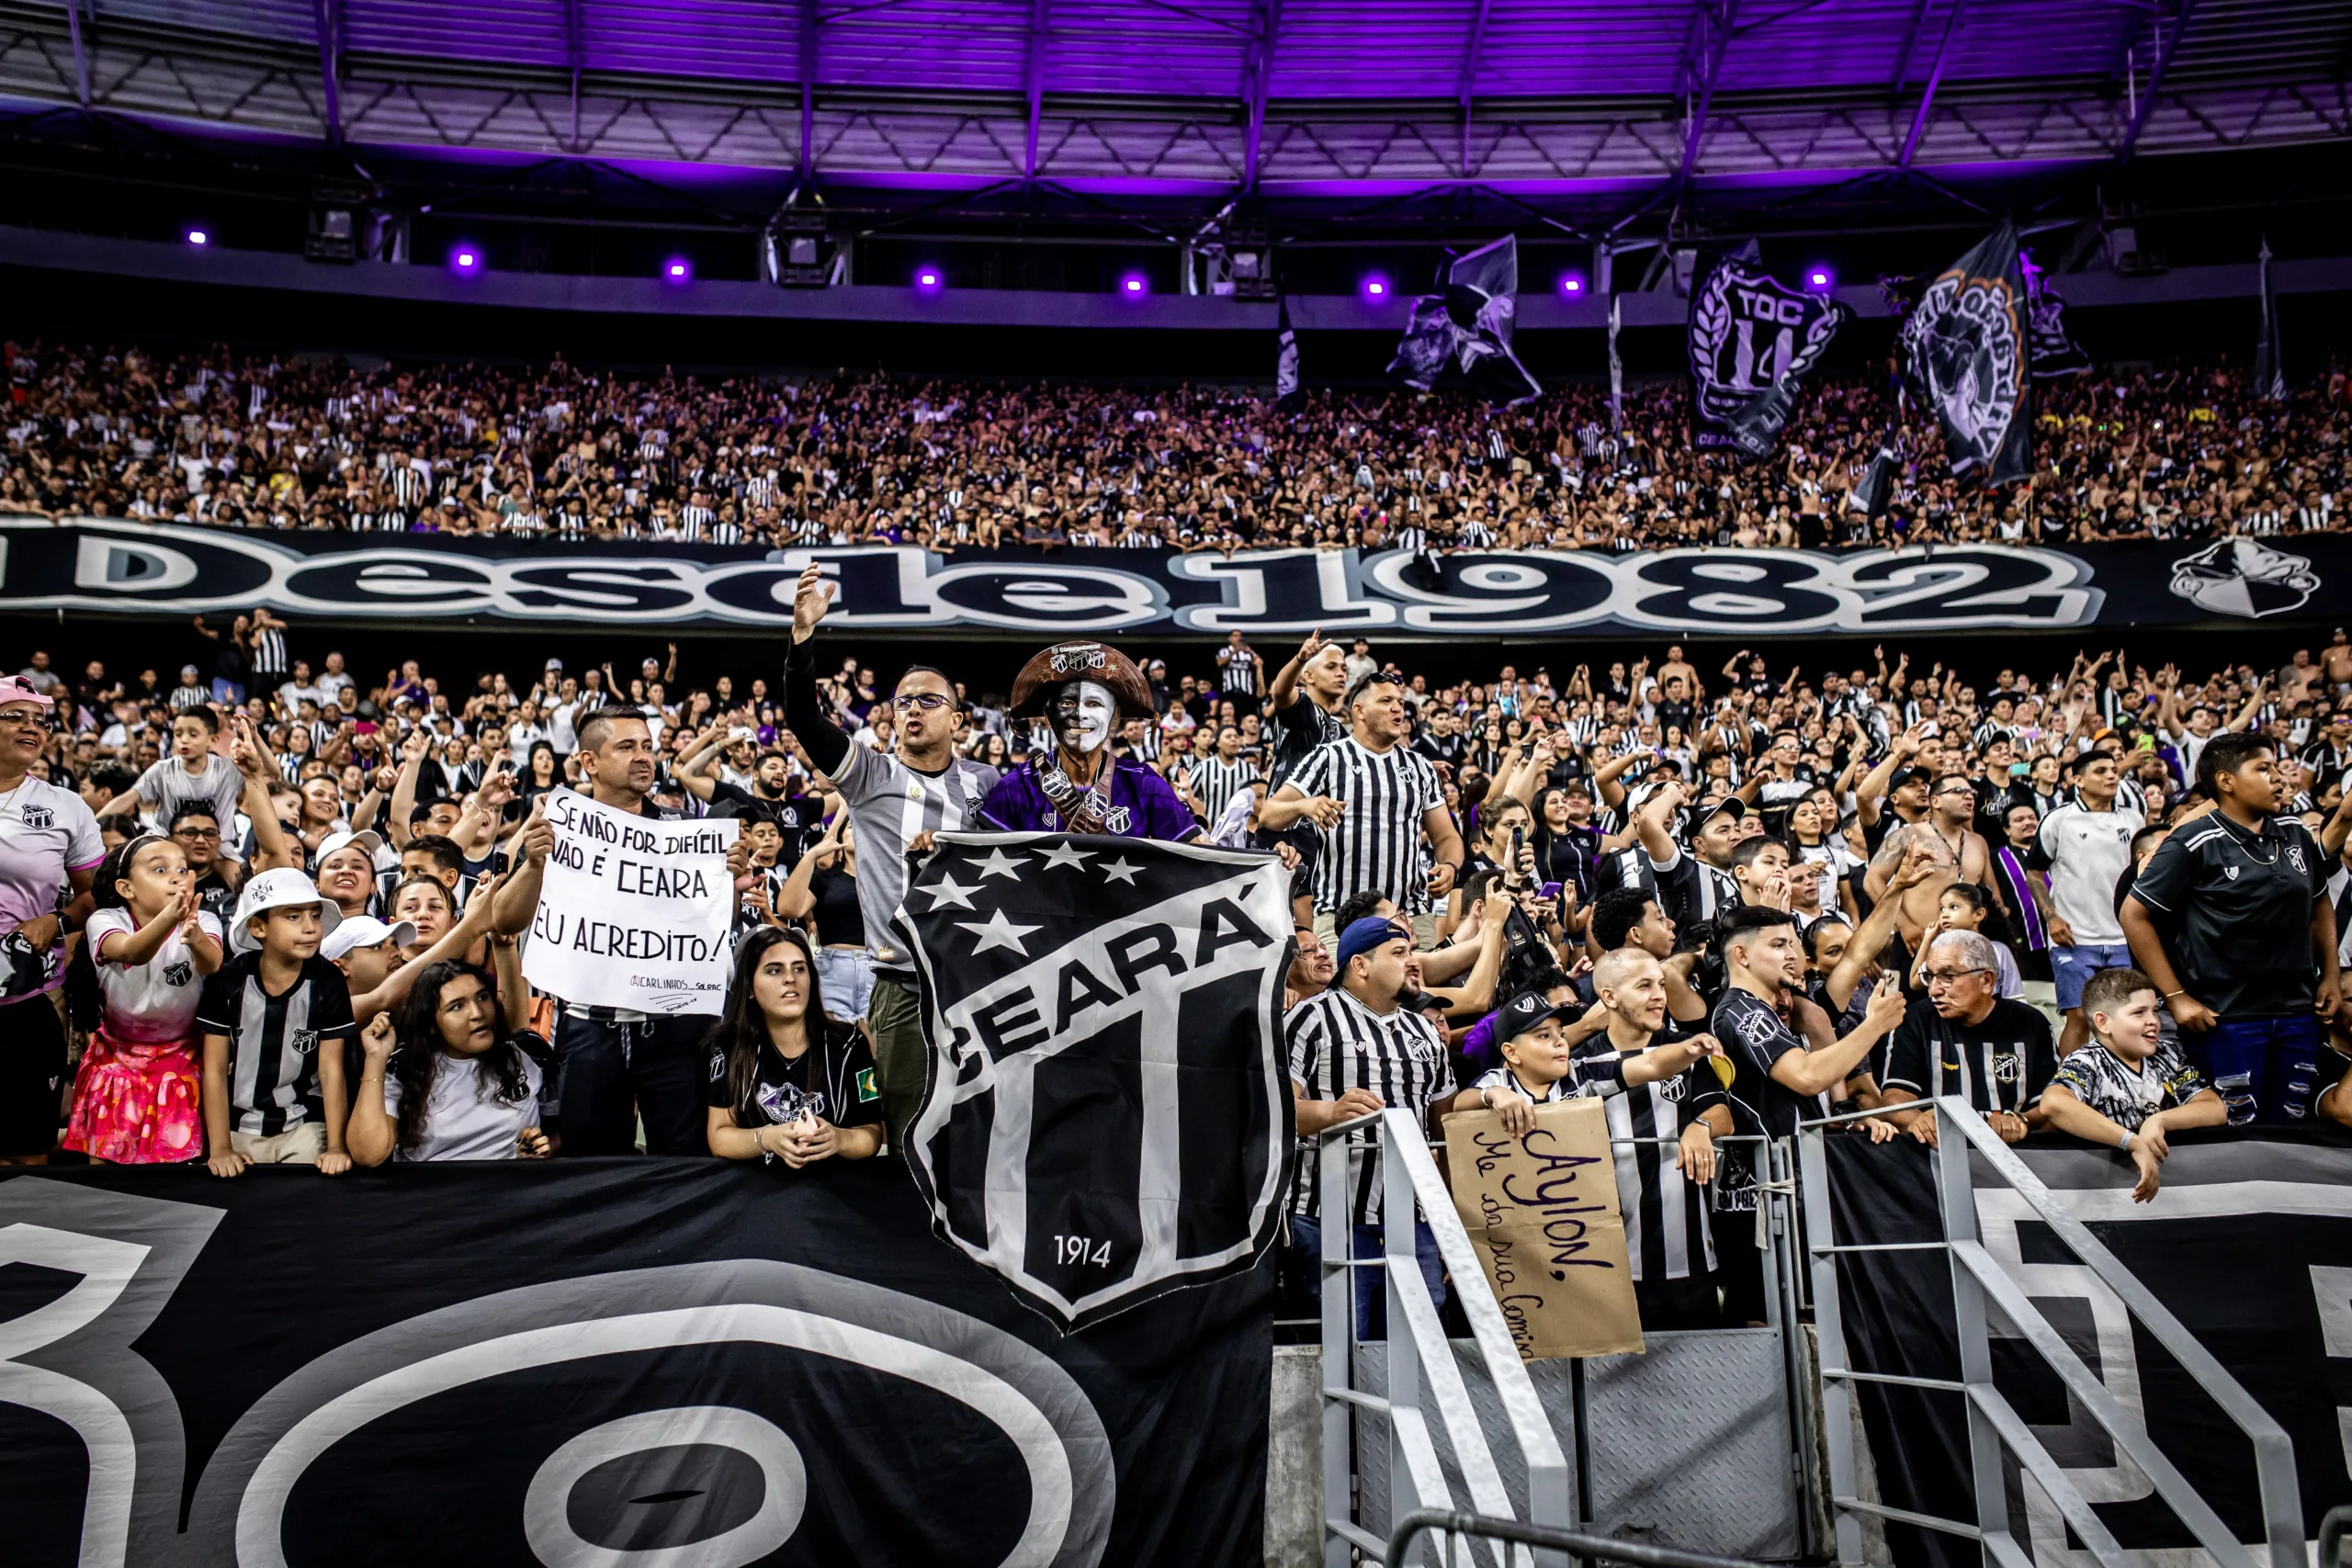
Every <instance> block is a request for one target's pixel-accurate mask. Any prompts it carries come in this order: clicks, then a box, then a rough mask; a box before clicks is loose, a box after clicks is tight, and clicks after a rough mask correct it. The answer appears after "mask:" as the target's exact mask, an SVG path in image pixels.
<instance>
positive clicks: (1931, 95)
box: [1894, 0, 1968, 169]
mask: <svg viewBox="0 0 2352 1568" xmlns="http://www.w3.org/2000/svg"><path fill="white" fill-rule="evenodd" d="M1967 9H1968V0H1951V12H1950V13H1949V14H1948V15H1947V16H1946V17H1944V36H1943V37H1942V38H1940V39H1937V40H1936V59H1935V63H1934V64H1932V65H1930V66H1928V85H1927V87H1926V88H1925V89H1924V90H1923V91H1922V92H1921V93H1920V94H1919V112H1918V113H1917V114H1915V115H1913V116H1912V117H1911V134H1910V135H1908V136H1905V138H1904V139H1903V151H1902V152H1900V153H1898V154H1897V155H1896V157H1895V160H1894V166H1895V167H1896V168H1898V169H1908V168H1910V166H1911V155H1912V154H1913V153H1915V152H1918V150H1919V138H1920V137H1922V136H1924V135H1926V134H1927V130H1928V114H1929V112H1930V111H1932V110H1933V109H1934V108H1935V107H1936V89H1937V88H1938V87H1940V86H1942V85H1943V81H1944V62H1945V61H1947V60H1949V59H1950V58H1951V40H1952V39H1953V37H1954V36H1955V35H1956V34H1958V33H1959V31H1960V18H1961V14H1962V12H1964V11H1966V10H1967Z"/></svg>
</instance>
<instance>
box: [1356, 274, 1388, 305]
mask: <svg viewBox="0 0 2352 1568" xmlns="http://www.w3.org/2000/svg"><path fill="white" fill-rule="evenodd" d="M1357 288H1358V289H1359V290H1360V291H1361V292H1362V294H1363V302H1364V303H1365V304H1367V305H1377V304H1380V303H1381V302H1382V301H1383V300H1385V299H1387V298H1388V295H1389V283H1388V279H1387V278H1386V277H1385V276H1384V275H1382V274H1380V273H1376V272H1367V273H1365V274H1364V275H1363V282H1362V283H1361V284H1359V285H1357Z"/></svg>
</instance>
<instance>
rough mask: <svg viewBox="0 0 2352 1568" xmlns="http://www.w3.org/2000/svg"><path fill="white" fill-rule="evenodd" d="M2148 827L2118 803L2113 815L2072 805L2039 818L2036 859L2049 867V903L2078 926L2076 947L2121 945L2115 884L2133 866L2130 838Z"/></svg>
mask: <svg viewBox="0 0 2352 1568" xmlns="http://www.w3.org/2000/svg"><path fill="white" fill-rule="evenodd" d="M2146 825H2147V819H2146V818H2143V817H2142V816H2141V815H2140V814H2139V813H2138V812H2136V811H2132V810H2129V809H2127V808H2125V807H2124V806H2123V805H2122V804H2121V803H2120V801H2119V802H2118V803H2117V805H2116V807H2115V809H2114V810H2112V811H2086V810H2084V809H2083V808H2082V807H2080V806H2079V805H2077V804H2075V802H2073V801H2069V802H2067V803H2066V804H2065V805H2064V806H2062V807H2058V809H2057V810H2055V811H2052V813H2051V814H2050V815H2049V816H2047V817H2044V818H2042V819H2041V837H2040V838H2038V839H2036V840H2034V849H2035V851H2036V854H2035V856H2034V860H2035V862H2036V863H2037V864H2038V863H2041V862H2043V861H2047V862H2048V863H2049V867H2050V904H2051V907H2052V908H2054V909H2056V910H2057V911H2058V913H2059V915H2060V916H2062V917H2063V918H2064V919H2065V921H2066V923H2067V924H2068V925H2070V926H2072V927H2073V928H2074V930H2075V942H2074V945H2075V946H2077V947H2120V946H2121V945H2122V944H2123V921H2122V919H2121V918H2120V917H2119V916H2118V915H2117V914H2116V912H2115V885H2116V883H2118V882H2119V881H2120V880H2122V877H2123V873H2124V869H2125V868H2126V867H2128V866H2129V865H2131V835H2132V834H2134V833H2136V832H2138V831H2139V830H2140V829H2142V828H2143V827H2145V826H2146Z"/></svg>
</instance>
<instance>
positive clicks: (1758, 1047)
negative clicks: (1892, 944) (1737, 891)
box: [1712, 904, 1903, 1143]
mask: <svg viewBox="0 0 2352 1568" xmlns="http://www.w3.org/2000/svg"><path fill="white" fill-rule="evenodd" d="M1717 941H1718V942H1719V944H1720V949H1721V952H1722V953H1723V956H1724V974H1725V977H1726V978H1727V979H1728V980H1729V981H1730V987H1729V988H1728V989H1726V990H1725V991H1724V995H1723V998H1722V999H1721V1000H1720V1001H1718V1002H1716V1003H1715V1010H1714V1013H1713V1020H1712V1032H1713V1034H1714V1037H1715V1038H1716V1039H1717V1040H1719V1041H1721V1042H1722V1043H1723V1048H1724V1053H1725V1054H1726V1055H1729V1056H1730V1057H1731V1059H1732V1062H1733V1065H1734V1066H1736V1067H1737V1068H1738V1077H1736V1079H1735V1080H1734V1082H1733V1084H1732V1095H1733V1098H1734V1099H1735V1100H1739V1101H1740V1102H1742V1103H1743V1104H1745V1105H1746V1106H1747V1107H1748V1108H1749V1109H1750V1110H1751V1111H1753V1112H1754V1113H1755V1114H1756V1116H1757V1117H1758V1119H1759V1120H1760V1121H1761V1122H1762V1123H1763V1131H1764V1133H1765V1134H1766V1135H1767V1136H1770V1137H1775V1138H1780V1137H1786V1136H1788V1135H1789V1134H1792V1133H1794V1132H1795V1131H1796V1128H1797V1123H1798V1122H1802V1121H1808V1120H1815V1119H1818V1118H1820V1117H1824V1116H1827V1115H1829V1114H1830V1113H1831V1110H1830V1108H1831V1105H1832V1103H1833V1097H1834V1096H1835V1095H1836V1092H1837V1090H1838V1088H1839V1086H1841V1085H1842V1084H1844V1083H1845V1081H1846V1078H1847V1077H1848V1075H1849V1074H1851V1073H1853V1072H1854V1071H1856V1070H1857V1069H1858V1068H1860V1067H1861V1066H1863V1065H1864V1064H1866V1063H1867V1062H1868V1061H1869V1060H1870V1056H1871V1052H1872V1051H1873V1050H1875V1049H1876V1048H1877V1046H1878V1043H1879V1042H1880V1041H1882V1040H1883V1039H1885V1038H1886V1036H1887V1035H1888V1034H1889V1033H1890V1032H1893V1030H1894V1026H1895V1025H1896V1024H1897V1023H1899V1022H1901V1021H1902V1020H1903V987H1902V985H1901V983H1900V982H1899V981H1898V980H1897V979H1896V977H1895V976H1894V975H1892V974H1889V975H1885V976H1881V977H1880V979H1879V984H1878V989H1877V990H1876V991H1875V992H1873V993H1872V994H1871V1000H1870V1006H1869V1009H1868V1010H1867V1011H1866V1012H1865V1013H1864V1014H1863V1018H1862V1024H1861V1027H1860V1028H1859V1029H1857V1030H1855V1031H1854V1032H1852V1033H1850V1034H1849V1035H1847V1036H1846V1037H1845V1038H1844V1039H1842V1040H1839V1041H1838V1043H1835V1044H1834V1045H1829V1046H1826V1047H1825V1048H1823V1049H1821V1050H1819V1051H1813V1050H1808V1049H1807V1048H1806V1046H1805V1043H1804V1041H1803V1040H1801V1039H1799V1038H1798V1037H1797V1036H1796V1034H1795V1033H1794V1032H1792V1031H1791V1029H1790V1028H1789V1026H1788V1024H1787V1023H1786V1022H1785V1021H1782V1019H1781V1011H1780V1009H1781V999H1782V998H1783V997H1784V996H1785V995H1786V994H1788V993H1790V992H1792V991H1793V990H1795V989H1796V988H1797V987H1798V986H1799V985H1800V984H1801V983H1802V982H1803V980H1804V944H1803V943H1802V942H1799V941H1798V940H1797V931H1796V926H1795V925H1794V924H1793V923H1792V921H1791V920H1790V919H1789V913H1788V911H1787V910H1785V909H1775V908H1771V907H1770V905H1765V904H1744V905H1742V906H1740V907H1739V908H1736V909H1735V910H1733V911H1732V912H1731V913H1730V915H1729V916H1728V917H1726V918H1725V919H1724V921H1723V924H1722V926H1721V928H1720V935H1719V936H1718V938H1717ZM1868 1125H1869V1127H1870V1129H1871V1137H1872V1138H1874V1139H1876V1140H1878V1141H1880V1142H1882V1143H1883V1142H1884V1141H1885V1140H1886V1139H1887V1138H1890V1137H1892V1136H1894V1131H1895V1129H1894V1124H1893V1123H1892V1122H1870V1123H1868Z"/></svg>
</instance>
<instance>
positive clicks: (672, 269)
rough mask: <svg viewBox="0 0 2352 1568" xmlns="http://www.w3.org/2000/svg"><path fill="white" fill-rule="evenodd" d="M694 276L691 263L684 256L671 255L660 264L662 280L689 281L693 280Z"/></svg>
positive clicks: (672, 281) (671, 281)
mask: <svg viewBox="0 0 2352 1568" xmlns="http://www.w3.org/2000/svg"><path fill="white" fill-rule="evenodd" d="M694 276H695V269H694V266H693V264H691V263H689V262H688V261H687V260H686V259H685V257H684V256H672V257H671V258H670V259H669V260H668V261H665V262H663V263H662V280H663V281H664V282H667V283H690V282H692V281H693V280H694Z"/></svg>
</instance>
